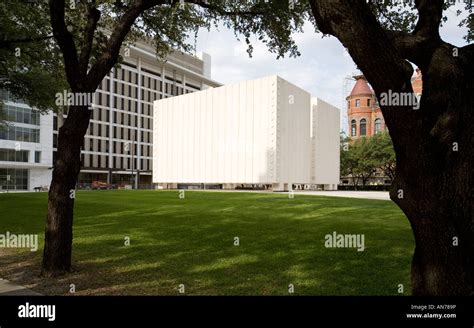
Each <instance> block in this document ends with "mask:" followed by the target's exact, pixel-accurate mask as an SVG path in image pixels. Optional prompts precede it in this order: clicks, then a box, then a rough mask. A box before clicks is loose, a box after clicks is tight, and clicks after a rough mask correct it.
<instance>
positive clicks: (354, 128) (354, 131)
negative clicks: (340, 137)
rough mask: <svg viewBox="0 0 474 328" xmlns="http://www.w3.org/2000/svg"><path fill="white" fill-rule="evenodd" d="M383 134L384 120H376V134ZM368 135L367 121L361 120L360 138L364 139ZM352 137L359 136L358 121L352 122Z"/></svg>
mask: <svg viewBox="0 0 474 328" xmlns="http://www.w3.org/2000/svg"><path fill="white" fill-rule="evenodd" d="M380 132H382V120H381V119H380V118H377V119H375V124H374V133H375V134H377V133H380ZM366 135H367V120H366V119H365V118H363V119H361V120H360V122H359V136H361V137H364V136H366ZM351 136H352V137H356V136H357V121H356V120H352V121H351Z"/></svg>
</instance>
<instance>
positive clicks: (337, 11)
mask: <svg viewBox="0 0 474 328" xmlns="http://www.w3.org/2000/svg"><path fill="white" fill-rule="evenodd" d="M354 2H355V1H347V0H332V1H325V0H311V1H310V4H311V9H312V11H313V14H314V17H315V19H316V23H317V25H318V27H319V29H320V31H322V32H323V33H325V34H331V35H333V36H335V37H337V38H338V39H339V41H341V42H342V44H343V45H344V46H345V47H346V48H347V49H348V50H349V53H350V55H351V57H352V58H353V60H354V61H355V63H356V64H357V66H358V67H359V68H360V69H361V70H362V72H363V73H364V75H365V76H366V77H367V79H368V81H369V82H370V84H371V85H372V87H373V88H374V91H375V93H376V95H377V97H380V95H381V94H383V93H388V92H389V91H391V92H394V93H399V94H402V93H413V89H412V87H411V76H412V73H413V69H412V67H411V65H410V64H409V63H408V62H407V61H406V60H405V58H404V55H402V52H401V51H399V49H398V47H400V49H402V50H404V52H405V53H408V50H409V46H410V45H411V44H412V43H413V42H414V41H416V40H414V39H412V38H408V37H407V35H402V34H396V35H395V34H393V33H392V34H390V33H387V31H386V30H385V29H384V28H383V27H382V26H381V25H380V23H379V22H378V21H377V18H376V17H375V16H374V15H373V13H372V11H371V8H370V7H369V5H368V4H367V3H366V2H365V1H358V2H357V4H355V3H354ZM394 39H396V40H397V42H394ZM396 45H398V47H396ZM368 54H370V55H368ZM410 57H412V58H413V57H414V54H411V56H410ZM381 109H382V112H383V115H384V118H385V121H386V123H387V126H388V128H389V130H390V134H392V135H395V134H397V135H399V136H400V138H397V139H396V145H394V146H395V147H396V148H397V149H400V148H399V147H402V146H403V147H406V145H410V144H411V142H410V140H408V139H409V138H412V137H413V136H414V135H416V134H417V133H419V132H417V130H418V129H419V122H420V119H419V116H420V115H419V113H418V112H417V111H414V110H412V109H411V108H410V107H409V106H406V107H400V106H382V108H381ZM401 113H403V114H402V115H400V114H401ZM407 130H409V131H410V133H408V134H407V133H406V131H407ZM404 138H406V139H407V140H403V139H404Z"/></svg>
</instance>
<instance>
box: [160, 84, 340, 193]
mask: <svg viewBox="0 0 474 328" xmlns="http://www.w3.org/2000/svg"><path fill="white" fill-rule="evenodd" d="M153 141H154V143H153V182H154V183H157V184H159V186H160V185H161V187H163V188H176V187H179V185H195V184H207V185H219V186H220V187H222V188H234V187H236V186H239V185H265V186H268V187H271V188H272V189H273V190H289V189H293V188H294V187H297V188H312V189H313V188H317V187H318V186H319V187H322V188H324V189H327V190H329V189H336V188H337V183H338V182H339V110H338V109H337V108H335V107H333V106H331V105H329V104H328V103H326V102H324V101H322V100H319V99H316V98H314V99H311V95H310V94H309V93H308V92H306V91H305V90H303V89H301V88H299V87H297V86H295V85H293V84H291V83H289V82H287V81H285V80H284V79H282V78H280V77H278V76H269V77H265V78H261V79H257V80H252V81H245V82H242V83H237V84H232V85H227V86H222V87H217V88H212V89H207V90H204V91H200V92H195V93H193V94H187V95H181V96H177V97H173V98H168V99H162V100H157V101H155V102H154V123H153Z"/></svg>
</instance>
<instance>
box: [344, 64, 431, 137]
mask: <svg viewBox="0 0 474 328" xmlns="http://www.w3.org/2000/svg"><path fill="white" fill-rule="evenodd" d="M354 79H355V80H356V83H355V85H354V88H353V89H352V91H351V93H350V95H349V96H348V97H347V98H346V100H347V118H348V134H349V136H350V137H351V138H358V137H371V136H373V135H374V134H376V133H380V132H382V131H386V130H387V128H386V126H385V121H384V119H383V115H382V111H381V110H380V106H379V105H378V103H377V99H376V97H375V93H374V91H373V90H372V88H371V87H370V86H369V83H368V82H367V80H366V79H365V77H364V75H357V76H354ZM412 86H413V91H414V93H415V94H416V95H421V92H422V91H423V82H422V75H421V71H420V70H419V69H418V68H417V69H416V73H415V75H414V76H413V78H412Z"/></svg>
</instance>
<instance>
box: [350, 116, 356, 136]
mask: <svg viewBox="0 0 474 328" xmlns="http://www.w3.org/2000/svg"><path fill="white" fill-rule="evenodd" d="M356 135H357V123H356V120H352V121H351V136H353V137H355V136H356Z"/></svg>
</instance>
